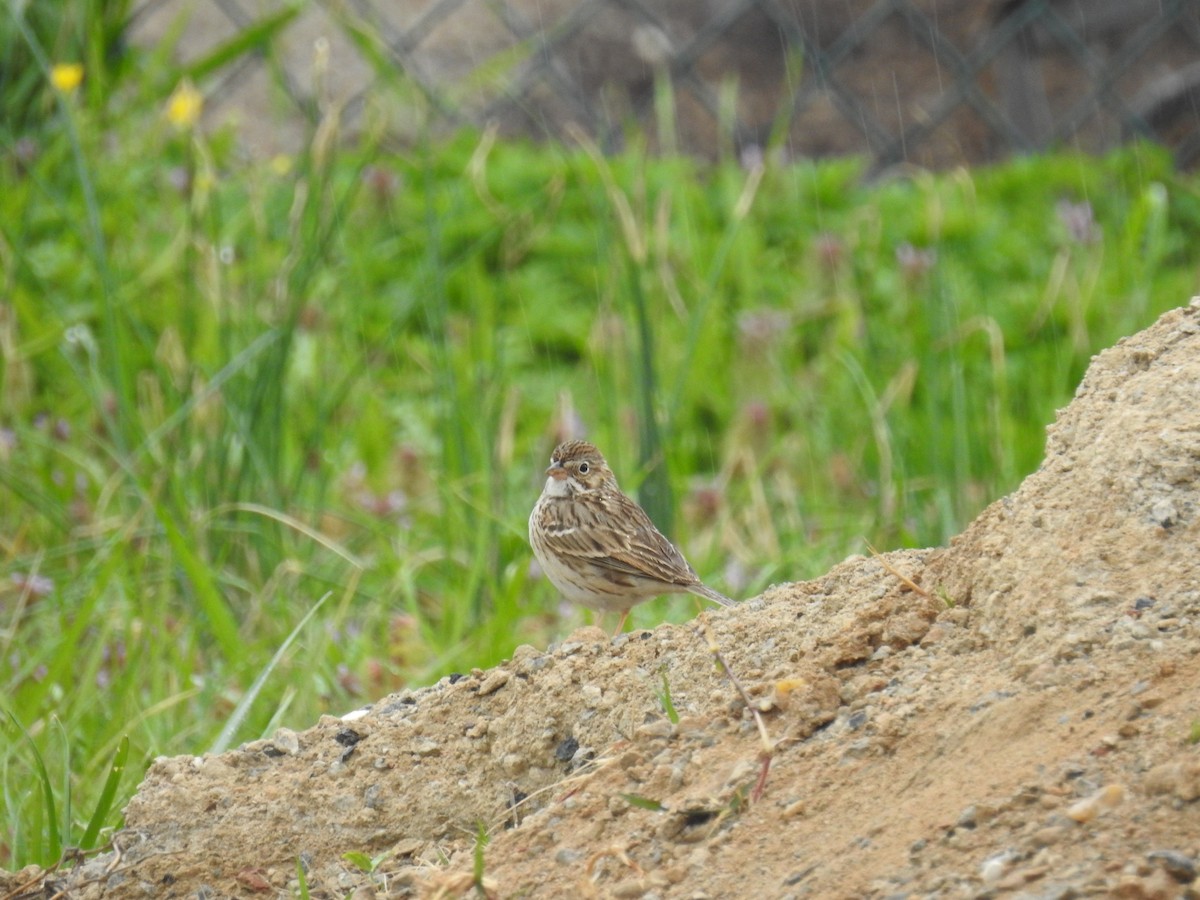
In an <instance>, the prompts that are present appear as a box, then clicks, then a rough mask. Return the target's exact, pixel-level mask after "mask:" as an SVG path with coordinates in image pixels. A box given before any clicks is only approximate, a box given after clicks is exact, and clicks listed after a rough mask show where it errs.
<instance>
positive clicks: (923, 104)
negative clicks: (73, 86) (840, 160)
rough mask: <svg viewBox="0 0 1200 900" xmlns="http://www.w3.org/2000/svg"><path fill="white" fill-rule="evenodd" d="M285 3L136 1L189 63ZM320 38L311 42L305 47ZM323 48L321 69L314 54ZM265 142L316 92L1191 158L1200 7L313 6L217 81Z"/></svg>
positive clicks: (826, 136)
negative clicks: (1146, 146)
mask: <svg viewBox="0 0 1200 900" xmlns="http://www.w3.org/2000/svg"><path fill="white" fill-rule="evenodd" d="M281 8H283V4H282V3H281V2H279V0H257V2H256V0H146V2H145V3H144V4H143V6H142V8H141V9H140V10H139V15H138V18H137V20H136V23H135V27H134V29H133V32H132V36H133V39H134V40H137V41H140V42H153V41H157V40H162V39H163V36H164V35H166V34H169V33H171V28H172V24H173V23H175V24H177V23H178V22H179V21H180V18H179V17H180V16H183V15H187V16H188V19H187V25H186V27H185V28H183V30H182V39H181V41H180V54H181V56H182V57H183V58H185V59H186V58H188V57H193V58H194V57H196V56H197V55H200V54H203V53H205V52H207V51H209V50H211V48H212V47H214V46H218V45H220V44H221V42H223V41H230V40H232V39H233V38H234V36H235V35H236V34H237V33H238V32H239V31H241V32H244V31H245V30H246V29H251V28H253V27H255V23H261V22H263V21H265V20H266V19H267V18H268V17H270V16H271V15H272V14H278V11H279V9H281ZM314 48H316V49H314ZM325 60H328V63H327V64H326V63H325V62H324V61H325ZM209 87H210V104H209V109H210V113H209V115H210V116H213V117H218V118H220V117H224V116H225V115H227V114H234V115H237V116H239V117H240V120H241V121H242V123H243V126H244V127H245V128H247V129H249V131H250V132H251V134H250V137H249V140H250V141H251V143H252V144H255V145H257V146H258V147H259V149H265V150H268V151H269V150H272V149H287V148H288V146H289V145H294V144H295V142H296V141H297V140H298V139H299V137H300V135H301V134H302V133H303V127H304V120H305V118H306V117H307V118H309V119H311V118H312V117H314V116H315V115H317V114H318V110H319V108H320V106H321V105H322V102H323V101H322V97H324V98H325V101H324V102H336V103H338V104H339V105H341V106H342V108H343V113H344V116H345V117H346V120H347V121H348V123H350V125H351V127H354V126H355V125H357V126H360V127H361V126H363V125H364V123H368V122H377V121H381V122H383V123H385V125H386V127H387V128H389V129H390V130H391V131H392V132H393V133H395V134H397V135H399V136H401V137H414V136H417V135H419V134H422V133H426V132H428V131H429V130H431V129H434V130H436V129H446V128H455V127H459V126H462V125H466V124H474V125H482V124H485V123H496V124H497V125H498V126H499V127H501V128H502V129H503V130H505V131H507V132H514V133H527V134H533V135H537V136H539V137H549V138H556V137H561V136H563V135H564V134H565V133H566V132H567V130H568V129H569V128H571V127H573V126H578V127H581V128H583V129H584V130H585V131H587V132H589V133H591V134H592V135H593V136H594V137H595V139H596V140H597V141H598V142H600V143H601V145H603V146H606V147H614V146H618V145H620V144H621V143H622V142H623V141H625V140H627V139H628V137H629V135H630V134H631V133H632V132H633V131H634V130H636V131H638V132H639V133H642V134H646V135H648V136H649V138H648V139H649V140H650V141H651V142H652V143H653V144H655V145H657V146H660V147H664V148H670V149H680V150H684V151H687V152H691V153H698V154H701V155H705V156H715V155H718V154H721V153H729V152H734V153H755V152H758V151H759V150H762V149H763V148H768V147H780V148H782V149H783V151H784V152H786V153H789V154H793V155H804V156H827V155H833V154H841V153H860V154H862V153H865V154H870V155H871V156H872V157H873V158H874V159H875V161H876V163H877V165H879V166H888V165H892V164H896V163H900V162H913V163H917V164H921V165H929V166H946V165H952V164H956V163H960V162H980V161H986V160H990V159H996V158H999V157H1002V156H1005V155H1008V154H1011V153H1014V152H1026V151H1032V150H1037V149H1041V148H1047V147H1053V146H1061V145H1069V146H1077V147H1080V148H1082V149H1086V150H1102V149H1105V148H1107V147H1111V146H1113V145H1114V144H1117V143H1119V142H1121V141H1123V140H1126V139H1129V138H1131V137H1134V136H1143V137H1149V138H1152V139H1155V140H1159V141H1161V142H1163V143H1166V144H1168V145H1169V146H1171V147H1172V148H1173V149H1174V151H1175V153H1176V154H1177V157H1178V159H1179V161H1180V163H1181V164H1183V165H1189V164H1195V162H1196V161H1197V160H1198V159H1200V3H1197V2H1196V0H992V2H982V0H311V2H310V3H309V4H308V5H305V6H303V7H301V8H300V10H299V12H298V13H297V14H296V15H295V16H293V17H290V18H288V20H287V24H286V26H285V27H282V28H281V29H280V30H279V31H278V32H273V33H272V37H271V39H270V41H269V42H267V43H265V44H264V45H262V46H261V47H260V49H259V50H258V51H257V52H256V53H255V54H253V55H250V56H247V57H245V58H242V59H240V60H239V62H238V63H237V64H236V65H232V66H229V67H227V69H226V70H225V71H224V72H223V76H222V79H221V80H220V81H219V82H218V83H217V84H215V85H210V86H209Z"/></svg>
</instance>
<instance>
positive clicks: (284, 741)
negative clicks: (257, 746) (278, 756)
mask: <svg viewBox="0 0 1200 900" xmlns="http://www.w3.org/2000/svg"><path fill="white" fill-rule="evenodd" d="M271 745H272V746H273V747H274V748H275V749H276V750H278V751H279V752H280V753H283V754H286V755H288V756H295V755H296V754H297V753H299V752H300V737H299V736H298V735H297V734H296V732H294V731H292V729H290V728H280V729H278V730H277V731H276V732H275V736H274V737H272V738H271Z"/></svg>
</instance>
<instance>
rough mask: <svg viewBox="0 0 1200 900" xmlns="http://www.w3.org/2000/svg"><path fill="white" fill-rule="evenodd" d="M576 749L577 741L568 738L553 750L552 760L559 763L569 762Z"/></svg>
mask: <svg viewBox="0 0 1200 900" xmlns="http://www.w3.org/2000/svg"><path fill="white" fill-rule="evenodd" d="M578 749H579V741H577V740H575V738H573V737H568V738H566V739H564V740H563V741H562V742H561V743H560V744H559V745H558V746H557V747H555V748H554V758H555V759H557V760H558V761H559V762H564V763H565V762H570V761H571V759H572V758H573V757H574V756H575V751H576V750H578Z"/></svg>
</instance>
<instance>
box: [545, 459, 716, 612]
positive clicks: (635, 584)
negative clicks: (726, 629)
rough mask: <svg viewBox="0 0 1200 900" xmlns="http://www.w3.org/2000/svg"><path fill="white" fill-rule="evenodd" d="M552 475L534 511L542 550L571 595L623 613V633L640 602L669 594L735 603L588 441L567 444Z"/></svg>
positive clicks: (555, 580)
mask: <svg viewBox="0 0 1200 900" xmlns="http://www.w3.org/2000/svg"><path fill="white" fill-rule="evenodd" d="M546 475H547V476H549V477H547V478H546V486H545V487H544V488H542V496H541V497H539V498H538V502H537V504H536V505H535V506H534V507H533V512H532V513H531V514H530V516H529V543H530V545H531V546H532V547H533V552H534V555H535V556H537V559H538V562H539V563H541V566H542V571H543V572H545V573H546V577H547V578H549V579H550V581H551V583H552V584H553V585H554V586H555V587H556V588H558V589H559V590H560V591H561V592H562V594H563V596H565V597H566V598H567V599H568V600H570V601H572V602H573V603H580V604H582V605H583V606H586V607H588V608H590V609H595V610H599V611H601V612H608V611H610V610H617V611H619V612H620V613H621V621H620V622H618V623H617V630H616V634H620V633H621V629H622V628H624V627H625V619H626V617H627V616H628V615H629V611H630V609H632V608H633V606H634V605H635V604H638V603H641V602H642V601H644V600H649V599H650V598H651V597H657V596H659V595H661V594H683V593H692V594H696V595H697V596H699V597H704V598H705V599H707V600H712V601H714V602H716V603H720V604H721V605H722V606H733V605H734V603H733V601H732V600H730V599H729V598H728V597H726V596H724V595H723V594H718V593H717V592H716V591H714V590H713V589H712V588H710V587H707V586H705V585H704V584H702V583H701V581H700V579H699V578H698V577H697V576H696V573H695V571H693V570H692V567H691V566H689V565H688V562H687V560H686V559H684V558H683V554H682V553H680V552H679V550H678V549H677V548H676V547H675V545H674V544H672V543H671V542H670V541H669V540H667V539H666V538H665V537H663V535H662V532H660V531H659V530H658V529H657V528H655V527H654V523H653V522H651V521H650V517H649V516H648V515H646V512H645V510H643V509H642V508H641V507H640V506H638V505H637V503H635V502H634V501H633V500H631V499H630V498H629V497H627V496H625V494H624V493H622V491H621V489H620V488H619V487H617V479H616V478H615V477H614V476H613V473H612V470H611V469H609V467H608V463H606V462H605V461H604V457H603V456H601V454H600V451H599V450H597V449H596V448H595V447H593V446H592V445H591V444H589V443H588V442H587V441H566V442H564V443H562V444H559V445H558V446H557V447H556V448H555V449H554V454H553V455H552V456H551V457H550V468H548V469H547V470H546Z"/></svg>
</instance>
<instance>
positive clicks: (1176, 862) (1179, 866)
mask: <svg viewBox="0 0 1200 900" xmlns="http://www.w3.org/2000/svg"><path fill="white" fill-rule="evenodd" d="M1146 859H1148V860H1150V861H1151V862H1156V863H1158V864H1159V865H1160V866H1162V868H1163V871H1165V872H1166V873H1167V874H1168V875H1170V876H1171V877H1172V878H1174V879H1175V880H1176V881H1178V882H1179V883H1180V884H1191V883H1192V882H1193V881H1195V880H1196V863H1195V860H1193V859H1192V858H1191V857H1190V856H1188V855H1187V854H1186V853H1180V852H1178V851H1176V850H1154V851H1152V852H1150V853H1147V854H1146Z"/></svg>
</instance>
